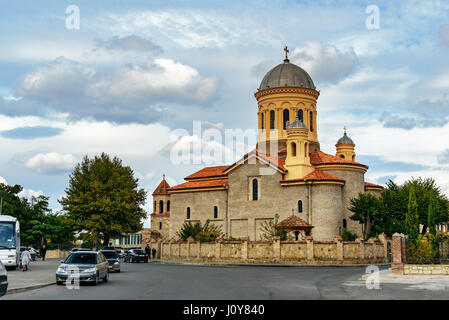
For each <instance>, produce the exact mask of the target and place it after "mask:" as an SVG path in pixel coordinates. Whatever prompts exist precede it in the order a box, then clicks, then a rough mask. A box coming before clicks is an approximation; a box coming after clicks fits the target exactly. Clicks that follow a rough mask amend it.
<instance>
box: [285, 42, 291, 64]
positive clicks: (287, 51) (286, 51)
mask: <svg viewBox="0 0 449 320" xmlns="http://www.w3.org/2000/svg"><path fill="white" fill-rule="evenodd" d="M284 51H285V59H284V62H289V61H290V60H288V53H289V52H290V51H289V50H288V47H287V46H285V48H284Z"/></svg>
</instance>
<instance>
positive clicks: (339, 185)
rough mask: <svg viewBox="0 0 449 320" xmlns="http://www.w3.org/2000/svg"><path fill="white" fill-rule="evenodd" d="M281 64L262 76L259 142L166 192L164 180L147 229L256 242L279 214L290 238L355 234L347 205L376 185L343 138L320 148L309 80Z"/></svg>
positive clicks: (295, 68) (357, 227) (314, 97)
mask: <svg viewBox="0 0 449 320" xmlns="http://www.w3.org/2000/svg"><path fill="white" fill-rule="evenodd" d="M285 51H286V55H285V59H284V61H283V63H281V64H279V65H277V66H275V67H274V68H273V69H271V70H270V71H268V73H267V74H266V75H265V77H264V78H263V79H262V82H261V83H260V86H259V88H258V89H257V92H256V93H255V98H256V100H257V117H258V129H259V131H258V132H259V134H258V142H257V146H256V148H255V149H254V150H252V151H251V152H249V153H247V154H245V155H244V156H243V157H242V158H241V159H240V160H239V161H237V162H236V163H233V164H230V165H225V166H213V167H206V168H203V169H201V170H199V171H197V172H195V173H192V174H190V175H188V176H187V177H185V182H184V183H181V184H179V185H176V186H172V187H170V186H169V184H168V183H167V181H166V180H165V178H164V179H163V180H162V182H161V183H160V184H159V186H158V187H157V188H156V190H155V191H154V192H153V201H154V202H153V204H154V205H153V213H152V214H151V228H152V229H155V230H158V231H159V232H160V233H161V235H162V237H164V238H176V237H177V236H176V233H177V232H178V231H179V229H180V228H181V226H182V225H183V224H184V223H185V222H187V221H190V222H192V223H195V222H198V221H201V222H202V223H203V224H204V223H205V222H206V221H207V220H210V222H211V223H213V224H215V225H219V226H221V228H222V231H223V233H224V236H225V238H230V237H232V238H240V239H244V238H246V239H249V240H252V241H254V240H262V231H261V226H262V224H263V223H264V222H265V221H268V220H271V219H273V218H274V217H275V215H276V214H278V215H279V217H280V219H279V222H280V225H281V226H283V227H284V228H285V230H286V231H288V232H291V235H292V236H294V237H295V239H304V238H305V237H306V236H308V235H311V236H312V237H313V239H314V240H322V241H325V240H333V239H334V238H335V237H336V236H339V235H340V234H341V230H342V228H347V229H349V230H350V231H352V232H354V233H356V234H357V235H358V236H361V235H362V226H361V225H360V224H359V223H358V222H356V221H352V220H351V219H350V216H351V215H352V214H353V213H352V212H351V211H349V209H348V208H349V206H350V201H351V199H352V198H356V197H358V195H359V193H361V192H371V193H374V194H377V195H379V194H380V192H381V191H382V190H383V187H382V186H379V185H375V184H372V183H368V182H365V173H366V171H367V170H368V166H367V165H364V164H361V163H359V162H357V161H356V152H355V144H354V142H353V140H352V139H350V138H349V137H348V135H347V133H346V130H345V132H344V134H343V137H341V138H340V139H338V140H337V139H336V140H337V143H336V145H335V146H336V150H335V151H331V153H332V154H331V153H325V152H323V151H321V149H320V143H319V140H318V129H319V128H318V126H317V100H318V97H319V95H320V93H319V91H317V90H316V88H315V85H314V83H313V81H312V78H311V77H310V76H309V74H308V73H307V72H306V71H305V70H303V69H302V68H301V67H299V66H297V65H295V64H293V63H290V61H289V59H288V56H287V53H288V50H287V48H285Z"/></svg>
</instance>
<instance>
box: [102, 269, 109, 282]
mask: <svg viewBox="0 0 449 320" xmlns="http://www.w3.org/2000/svg"><path fill="white" fill-rule="evenodd" d="M108 281H109V271H106V275H105V276H104V278H103V282H105V283H106V282H108Z"/></svg>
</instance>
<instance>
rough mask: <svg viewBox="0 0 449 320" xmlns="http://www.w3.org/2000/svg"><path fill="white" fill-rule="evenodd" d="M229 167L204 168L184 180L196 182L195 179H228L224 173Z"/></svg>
mask: <svg viewBox="0 0 449 320" xmlns="http://www.w3.org/2000/svg"><path fill="white" fill-rule="evenodd" d="M227 167H229V166H215V167H206V168H203V169H201V170H199V171H197V172H195V173H193V174H191V175H190V176H187V177H185V178H184V179H185V180H187V181H189V180H195V179H204V178H222V179H223V177H226V176H227V175H226V174H224V173H223V170H224V169H226V168H227Z"/></svg>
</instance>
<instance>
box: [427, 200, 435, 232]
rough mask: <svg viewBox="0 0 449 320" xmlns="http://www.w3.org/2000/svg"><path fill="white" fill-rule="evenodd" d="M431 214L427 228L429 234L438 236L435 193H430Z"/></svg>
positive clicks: (428, 216) (428, 217)
mask: <svg viewBox="0 0 449 320" xmlns="http://www.w3.org/2000/svg"><path fill="white" fill-rule="evenodd" d="M429 200H430V201H429V213H428V215H427V227H428V230H429V233H431V234H433V235H436V234H437V228H436V225H435V215H436V197H435V193H434V192H431V193H430V199H429Z"/></svg>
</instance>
